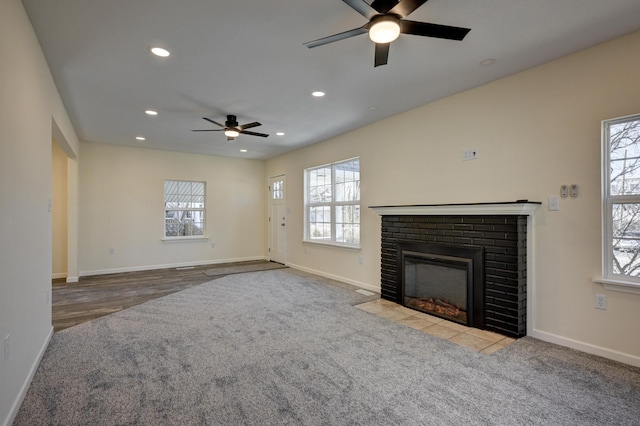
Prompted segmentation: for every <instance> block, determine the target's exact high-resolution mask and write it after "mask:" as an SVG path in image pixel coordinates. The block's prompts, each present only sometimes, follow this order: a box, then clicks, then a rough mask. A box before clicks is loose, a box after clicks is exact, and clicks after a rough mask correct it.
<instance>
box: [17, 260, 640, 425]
mask: <svg viewBox="0 0 640 426" xmlns="http://www.w3.org/2000/svg"><path fill="white" fill-rule="evenodd" d="M354 290H355V288H353V287H350V286H347V285H344V284H339V283H336V282H333V281H330V280H326V279H323V278H319V277H316V276H312V275H309V274H306V273H302V272H299V271H295V270H291V269H280V270H273V271H264V272H255V273H247V274H238V275H229V276H226V277H224V278H220V279H218V280H215V281H212V282H210V283H206V284H203V285H201V286H198V287H193V288H191V289H188V290H184V291H182V292H179V293H175V294H172V295H169V296H166V297H163V298H161V299H156V300H153V301H151V302H148V303H145V304H143V305H140V306H136V307H133V308H130V309H126V310H124V311H121V312H118V313H116V314H113V315H110V316H107V317H103V318H100V319H97V320H94V321H91V322H89V323H84V324H81V325H78V326H76V327H72V328H69V329H67V330H63V331H61V332H59V333H56V334H55V335H54V336H53V339H52V341H51V344H50V346H49V348H48V350H47V352H46V354H45V356H44V358H43V360H42V363H41V365H40V368H39V369H38V371H37V373H36V375H35V378H34V380H33V383H32V385H31V387H30V389H29V391H28V393H27V396H26V398H25V401H24V403H23V405H22V407H21V409H20V411H19V413H18V416H17V418H16V421H15V425H44V424H53V425H89V424H90V425H115V424H120V425H125V424H126V425H137V424H140V425H239V424H249V425H281V424H298V425H346V424H349V425H400V424H402V425H435V424H467V425H640V403H639V401H640V369H639V368H635V367H630V366H627V365H624V364H620V363H616V362H613V361H609V360H605V359H602V358H598V357H595V356H591V355H588V354H584V353H580V352H577V351H573V350H570V349H567V348H563V347H558V346H555V345H551V344H548V343H545V342H541V341H538V340H535V339H531V338H523V339H520V340H518V341H517V342H515V343H513V344H511V345H509V346H508V347H507V348H505V349H503V350H501V351H499V352H497V353H495V354H493V355H484V354H480V353H476V352H474V351H471V350H468V349H466V348H464V347H461V346H458V345H455V344H453V343H450V342H447V341H444V340H441V339H439V338H437V337H434V336H431V335H427V334H424V333H421V332H419V331H415V330H413V329H411V328H409V327H405V326H402V325H400V324H396V323H393V322H390V321H387V320H385V319H384V318H380V317H377V316H375V315H372V314H369V313H367V312H364V311H361V310H359V309H356V308H354V307H353V305H355V304H358V303H362V302H365V301H367V300H370V299H371V298H372V297H371V296H364V295H362V294H359V293H357V292H355V291H354Z"/></svg>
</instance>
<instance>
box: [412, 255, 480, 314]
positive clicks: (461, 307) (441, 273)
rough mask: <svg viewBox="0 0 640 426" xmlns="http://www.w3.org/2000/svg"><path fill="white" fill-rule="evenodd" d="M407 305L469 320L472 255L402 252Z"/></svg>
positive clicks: (427, 311)
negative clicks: (461, 256)
mask: <svg viewBox="0 0 640 426" xmlns="http://www.w3.org/2000/svg"><path fill="white" fill-rule="evenodd" d="M403 258H404V271H403V272H404V279H403V282H404V289H403V294H404V305H405V306H407V307H410V308H413V309H417V310H419V311H422V312H425V313H428V314H431V315H436V316H439V317H443V318H446V319H448V320H451V321H455V322H459V323H461V324H468V318H467V317H468V314H471V313H470V312H469V306H470V305H472V303H471V302H470V291H471V290H470V289H471V285H472V281H471V280H472V277H473V269H472V268H473V261H472V259H467V258H460V257H453V256H443V255H435V254H427V253H413V252H406V251H405V252H403Z"/></svg>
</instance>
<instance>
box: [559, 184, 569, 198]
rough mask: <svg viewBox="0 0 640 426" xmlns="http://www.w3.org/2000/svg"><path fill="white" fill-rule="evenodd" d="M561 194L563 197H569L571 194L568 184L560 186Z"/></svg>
mask: <svg viewBox="0 0 640 426" xmlns="http://www.w3.org/2000/svg"><path fill="white" fill-rule="evenodd" d="M560 196H561V197H562V198H567V197H568V196H569V187H568V186H567V185H562V186H561V187H560Z"/></svg>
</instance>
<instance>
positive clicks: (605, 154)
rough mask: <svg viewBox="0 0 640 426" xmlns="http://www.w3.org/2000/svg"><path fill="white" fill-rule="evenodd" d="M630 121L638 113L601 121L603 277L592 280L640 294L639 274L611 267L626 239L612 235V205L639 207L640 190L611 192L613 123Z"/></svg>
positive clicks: (635, 118) (617, 289)
mask: <svg viewBox="0 0 640 426" xmlns="http://www.w3.org/2000/svg"><path fill="white" fill-rule="evenodd" d="M632 121H640V114H636V115H630V116H626V117H619V118H615V119H611V120H604V121H603V122H602V277H596V278H594V281H595V282H600V283H602V284H603V285H604V287H605V288H606V289H608V290H614V291H622V292H627V293H637V294H640V276H638V277H636V276H632V275H628V274H620V273H616V272H614V267H613V263H614V258H615V254H614V248H615V247H617V245H618V244H620V242H621V240H622V241H624V242H625V243H626V242H627V241H626V239H625V238H624V237H623V238H614V218H613V206H614V205H615V204H638V206H640V193H638V194H624V195H612V191H611V176H610V175H611V168H612V163H611V139H610V134H611V127H612V126H615V125H619V124H621V123H626V122H632ZM614 241H615V242H616V243H615V244H614ZM638 241H640V240H638ZM629 242H631V243H635V242H636V241H633V240H630V241H629Z"/></svg>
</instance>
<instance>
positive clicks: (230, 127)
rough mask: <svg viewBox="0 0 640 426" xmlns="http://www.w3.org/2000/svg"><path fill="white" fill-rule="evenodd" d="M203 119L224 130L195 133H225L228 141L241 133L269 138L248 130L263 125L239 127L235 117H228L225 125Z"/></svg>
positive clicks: (263, 134)
mask: <svg viewBox="0 0 640 426" xmlns="http://www.w3.org/2000/svg"><path fill="white" fill-rule="evenodd" d="M202 119H203V120H207V121H208V122H209V123H213V124H215V125H216V126H220V127H222V129H204V130H192V131H193V132H224V135H225V136H226V137H227V140H228V141H233V140H235V138H237V137H238V136H240V133H242V134H243V135H251V136H260V137H263V138H266V137H268V136H269V135H267V134H265V133H257V132H248V131H247V129H250V128H252V127H258V126H262V124H261V123H258V122H257V121H254V122H253V123H247V124H243V125H239V124H238V120H237V119H236V116H235V115H227V121H225V122H224V125H222V124H220V123H218V122H217V121H213V120H212V119H210V118H207V117H202Z"/></svg>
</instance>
